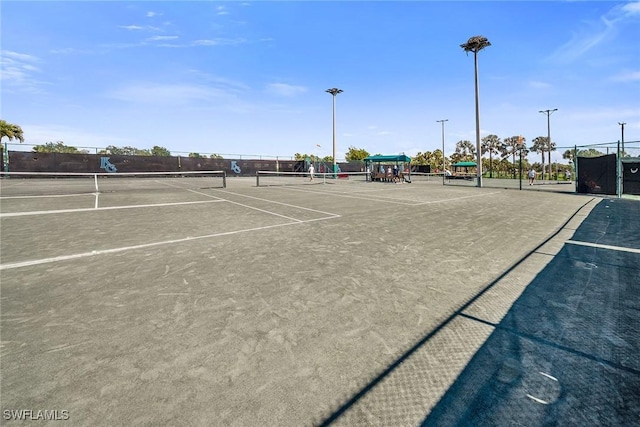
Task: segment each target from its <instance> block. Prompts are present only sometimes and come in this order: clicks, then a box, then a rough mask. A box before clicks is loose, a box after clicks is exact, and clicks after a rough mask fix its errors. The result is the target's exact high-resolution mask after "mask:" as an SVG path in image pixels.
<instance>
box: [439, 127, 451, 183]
mask: <svg viewBox="0 0 640 427" xmlns="http://www.w3.org/2000/svg"><path fill="white" fill-rule="evenodd" d="M448 121H449V119H442V120H436V122H438V123H442V185H444V180H445V173H444V171H445V170H446V169H447V163H446V162H445V160H444V157H445V156H444V122H448Z"/></svg>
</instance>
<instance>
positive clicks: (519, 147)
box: [518, 135, 524, 190]
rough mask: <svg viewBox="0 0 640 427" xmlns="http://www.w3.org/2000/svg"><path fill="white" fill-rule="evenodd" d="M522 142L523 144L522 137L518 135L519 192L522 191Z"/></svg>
mask: <svg viewBox="0 0 640 427" xmlns="http://www.w3.org/2000/svg"><path fill="white" fill-rule="evenodd" d="M523 142H524V138H523V137H522V135H520V136H519V137H518V150H519V151H520V167H519V169H520V176H519V181H520V190H522V146H523Z"/></svg>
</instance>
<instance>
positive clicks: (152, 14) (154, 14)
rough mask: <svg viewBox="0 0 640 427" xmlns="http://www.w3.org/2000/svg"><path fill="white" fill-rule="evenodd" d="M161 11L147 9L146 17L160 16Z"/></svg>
mask: <svg viewBox="0 0 640 427" xmlns="http://www.w3.org/2000/svg"><path fill="white" fill-rule="evenodd" d="M161 15H162V13H158V12H153V11H149V12H147V15H146V16H147V18H153V17H154V16H161Z"/></svg>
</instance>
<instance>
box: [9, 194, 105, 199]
mask: <svg viewBox="0 0 640 427" xmlns="http://www.w3.org/2000/svg"><path fill="white" fill-rule="evenodd" d="M94 194H96V193H78V194H50V195H48V196H47V195H43V196H0V200H4V199H51V198H56V197H78V196H93V195H94Z"/></svg>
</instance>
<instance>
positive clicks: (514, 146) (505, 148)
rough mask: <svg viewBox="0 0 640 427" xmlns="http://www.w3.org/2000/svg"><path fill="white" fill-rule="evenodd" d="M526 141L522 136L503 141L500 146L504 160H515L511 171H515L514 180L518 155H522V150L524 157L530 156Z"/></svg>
mask: <svg viewBox="0 0 640 427" xmlns="http://www.w3.org/2000/svg"><path fill="white" fill-rule="evenodd" d="M521 141H522V146H520V142H521ZM525 141H526V139H525V138H522V137H520V136H511V137H509V138H505V139H503V140H502V144H501V146H500V153H501V154H502V158H503V159H506V158H507V157H509V156H511V158H512V160H513V163H512V166H513V167H512V168H511V169H512V170H513V178H514V179H515V177H516V155H519V154H520V150H522V156H523V157H525V156H526V155H527V154H529V149H528V148H527V145H526V144H525Z"/></svg>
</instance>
